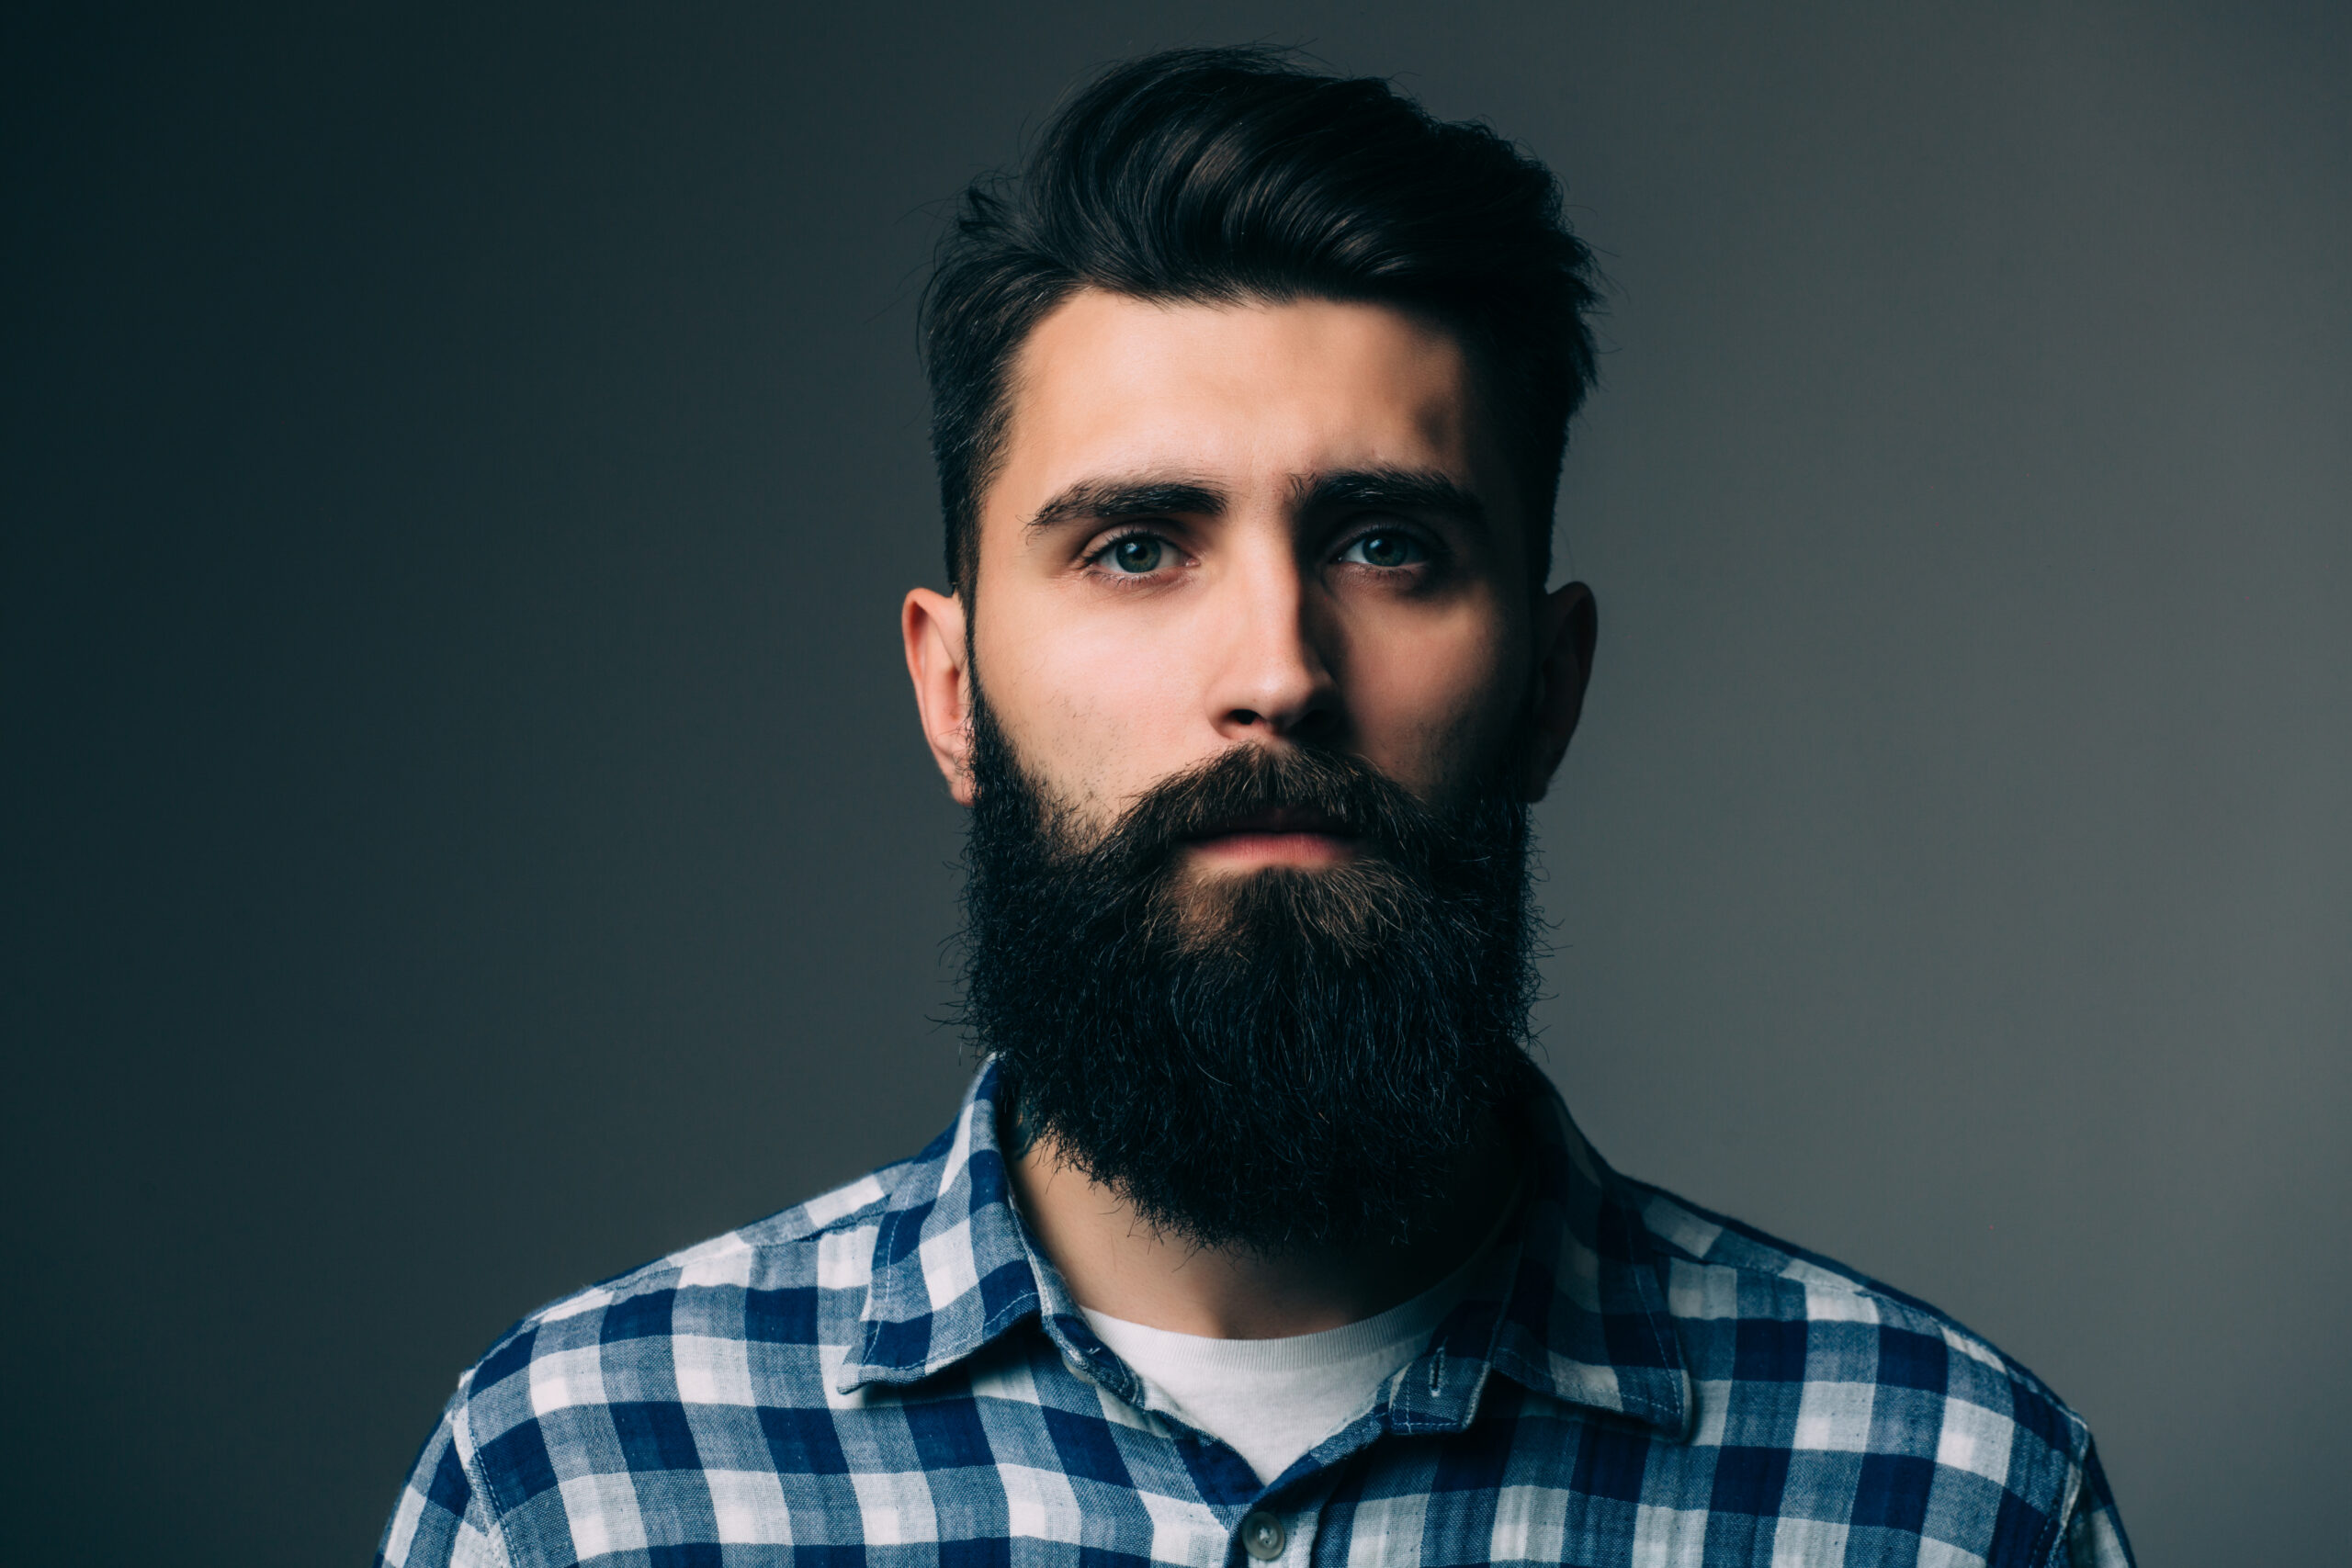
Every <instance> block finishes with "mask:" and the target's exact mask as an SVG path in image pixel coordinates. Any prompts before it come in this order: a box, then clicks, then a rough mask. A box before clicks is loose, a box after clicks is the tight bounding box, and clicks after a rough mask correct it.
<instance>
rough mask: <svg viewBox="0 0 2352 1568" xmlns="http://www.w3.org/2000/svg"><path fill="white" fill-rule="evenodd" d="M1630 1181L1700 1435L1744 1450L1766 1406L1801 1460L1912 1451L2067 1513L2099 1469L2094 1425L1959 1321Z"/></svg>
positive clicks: (1912, 1456) (1912, 1455) (1942, 1467)
mask: <svg viewBox="0 0 2352 1568" xmlns="http://www.w3.org/2000/svg"><path fill="white" fill-rule="evenodd" d="M1625 1186H1626V1188H1627V1190H1628V1191H1629V1194H1630V1195H1631V1197H1632V1199H1633V1201H1634V1206H1635V1209H1636V1210H1637V1212H1638V1213H1640V1215H1641V1218H1642V1222H1643V1226H1644V1228H1645V1230H1646V1231H1647V1232H1648V1234H1649V1235H1650V1237H1651V1239H1652V1241H1653V1243H1654V1244H1655V1246H1656V1247H1657V1251H1658V1253H1659V1255H1660V1258H1661V1261H1662V1263H1663V1269H1661V1272H1662V1273H1663V1275H1664V1278H1665V1282H1666V1292H1667V1310H1668V1314H1670V1315H1671V1316H1672V1318H1673V1319H1674V1322H1675V1325H1676V1327H1677V1329H1678V1330H1679V1334H1680V1337H1681V1340H1682V1343H1683V1347H1684V1349H1685V1353H1686V1355H1687V1356H1688V1358H1689V1359H1690V1361H1691V1366H1690V1372H1691V1378H1692V1380H1693V1382H1694V1383H1695V1384H1696V1385H1697V1393H1698V1405H1699V1411H1698V1427H1699V1436H1700V1438H1701V1440H1702V1441H1704V1440H1706V1439H1707V1438H1713V1440H1715V1441H1717V1442H1723V1443H1737V1442H1738V1441H1740V1440H1741V1434H1740V1433H1739V1432H1738V1431H1737V1430H1736V1429H1727V1427H1728V1428H1736V1427H1738V1426H1739V1425H1740V1423H1741V1422H1742V1421H1743V1420H1752V1419H1757V1418H1759V1417H1760V1416H1764V1415H1765V1414H1766V1413H1767V1412H1768V1411H1769V1413H1770V1416H1772V1417H1773V1418H1774V1425H1776V1426H1779V1427H1786V1428H1787V1430H1786V1432H1785V1435H1784V1436H1783V1438H1782V1440H1783V1441H1784V1442H1787V1443H1788V1444H1789V1445H1790V1446H1792V1447H1793V1448H1795V1449H1797V1450H1811V1451H1819V1452H1832V1453H1836V1452H1844V1453H1851V1454H1858V1455H1864V1456H1868V1455H1871V1454H1877V1455H1882V1456H1894V1457H1903V1458H1906V1459H1908V1460H1910V1461H1914V1462H1917V1463H1920V1464H1922V1465H1931V1466H1933V1467H1935V1468H1936V1469H1937V1470H1939V1471H1950V1472H1963V1473H1966V1474H1970V1475H1973V1476H1975V1477H1977V1478H1979V1479H1980V1480H1982V1481H1983V1482H1985V1483H1989V1485H1990V1486H1991V1487H1992V1488H1996V1489H2006V1490H2007V1491H2009V1492H2012V1493H2015V1494H2018V1495H2021V1496H2025V1497H2030V1498H2032V1499H2033V1500H2035V1501H2037V1502H2040V1503H2041V1504H2042V1505H2043V1506H2051V1505H2053V1504H2056V1505H2060V1506H2061V1507H2062V1508H2063V1506H2064V1503H2067V1502H2071V1501H2072V1497H2073V1494H2074V1491H2075V1488H2076V1487H2077V1486H2078V1485H2080V1484H2081V1483H2082V1480H2083V1478H2084V1471H2085V1467H2086V1465H2088V1466H2095V1465H2096V1460H2095V1459H2094V1458H2093V1457H2092V1453H2091V1440H2090V1432H2089V1428H2088V1427H2087V1425H2086V1423H2085V1422H2084V1420H2083V1418H2082V1417H2081V1416H2078V1415H2076V1414H2075V1411H2074V1410H2073V1409H2072V1408H2070V1407H2069V1406H2068V1405H2067V1404H2065V1402H2064V1400H2062V1399H2060V1398H2059V1397H2058V1395H2057V1394H2056V1393H2053V1392H2052V1390H2051V1388H2050V1386H2049V1385H2048V1384H2047V1383H2045V1382H2042V1381H2041V1379H2040V1378H2039V1377H2037V1376H2035V1375H2034V1373H2033V1372H2031V1371H2029V1370H2028V1369H2027V1368H2026V1367H2025V1366H2024V1365H2023V1364H2021V1363H2020V1362H2018V1360H2016V1359H2013V1358H2012V1357H2010V1356H2008V1355H2007V1354H2006V1353H2004V1352H2003V1351H2002V1350H2001V1349H2000V1348H1998V1347H1996V1346H1995V1345H1994V1344H1993V1343H1992V1342H1991V1341H1989V1340H1987V1339H1986V1338H1985V1337H1983V1336H1982V1335H1980V1334H1977V1333H1975V1332H1973V1330H1971V1329H1970V1328H1968V1327H1967V1326H1966V1325H1963V1324H1962V1323H1961V1322H1960V1321H1959V1320H1958V1319H1956V1318H1954V1317H1953V1316H1952V1315H1951V1314H1949V1313H1946V1312H1944V1311H1942V1310H1941V1309H1939V1308H1938V1307H1936V1306H1933V1305H1931V1304H1929V1303H1927V1302H1924V1301H1922V1300H1920V1299H1919V1298H1918V1297H1917V1296H1914V1295H1911V1294H1909V1293H1907V1292H1903V1291H1899V1290H1897V1289H1895V1288H1894V1287H1893V1286H1891V1285H1888V1284H1885V1283H1883V1282H1882V1281H1880V1280H1875V1279H1872V1278H1871V1276H1869V1275H1867V1274H1865V1273H1863V1272H1862V1271H1860V1269H1854V1268H1851V1267H1849V1266H1848V1265H1846V1264H1844V1263H1840V1262H1838V1260H1837V1259H1835V1258H1827V1257H1824V1256H1823V1255H1822V1254H1820V1253H1817V1252H1814V1251H1811V1250H1809V1249H1807V1248H1805V1247H1798V1246H1795V1245H1793V1244H1792V1243H1790V1242H1786V1241H1783V1240H1781V1239H1780V1238H1779V1237H1777V1236H1774V1235H1769V1234H1767V1233H1766V1232H1764V1231H1761V1230H1758V1228H1757V1227H1755V1226H1754V1225H1751V1224H1746V1223H1744V1222H1742V1221H1739V1220H1736V1219H1733V1218H1731V1217H1729V1216H1728V1215H1724V1214H1719V1213H1713V1211H1711V1210H1708V1209H1704V1208H1702V1207H1700V1206H1699V1205H1698V1204H1695V1203H1692V1202H1691V1201H1688V1200H1686V1199H1683V1198H1679V1197H1677V1196H1676V1195H1675V1194H1673V1193H1670V1192H1668V1191H1665V1190H1661V1189H1659V1188H1657V1187H1653V1186H1650V1185H1649V1184H1647V1183H1645V1182H1639V1181H1627V1182H1626V1183H1625ZM1927 1473H1928V1472H1926V1471H1924V1470H1923V1471H1922V1472H1921V1474H1922V1480H1921V1484H1922V1485H1923V1486H1924V1485H1925V1479H1924V1478H1925V1476H1926V1474H1927Z"/></svg>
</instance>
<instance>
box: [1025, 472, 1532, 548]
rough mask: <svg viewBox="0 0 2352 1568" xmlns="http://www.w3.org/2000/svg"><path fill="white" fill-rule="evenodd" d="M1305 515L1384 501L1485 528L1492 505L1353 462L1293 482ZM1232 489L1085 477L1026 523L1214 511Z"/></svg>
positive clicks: (1033, 529) (1041, 527)
mask: <svg viewBox="0 0 2352 1568" xmlns="http://www.w3.org/2000/svg"><path fill="white" fill-rule="evenodd" d="M1292 495H1293V498H1294V501H1295V504H1296V506H1297V508H1298V510H1299V511H1300V512H1301V513H1318V512H1338V511H1347V510H1353V509H1358V508H1363V507H1378V508H1381V509H1384V510H1387V511H1394V512H1421V513H1430V514H1431V515H1433V516H1439V517H1445V518H1449V519H1451V520H1453V521H1454V522H1456V523H1460V524H1463V525H1467V526H1469V527H1474V528H1476V527H1483V526H1484V525H1485V524H1486V521H1487V508H1486V504H1485V503H1484V502H1481V501H1480V500H1479V499H1478V498H1477V497H1476V495H1474V494H1472V493H1471V492H1470V491H1468V490H1466V489H1464V487H1463V486H1462V485H1461V484H1460V483H1459V482H1458V481H1457V480H1455V479H1453V477H1452V476H1451V475H1448V474H1444V473H1440V472H1437V471H1435V470H1433V469H1425V468H1347V469H1342V470H1340V471H1338V472H1335V473H1329V474H1316V475H1313V476H1311V477H1306V478H1302V479H1299V480H1298V481H1297V482H1296V483H1295V485H1294V486H1293V488H1292ZM1225 504H1226V497H1225V492H1224V491H1222V490H1220V489H1218V488H1217V487H1216V486H1215V485H1213V484H1209V483H1206V482H1204V481H1203V480H1199V479H1175V478H1164V477H1159V476H1154V475H1140V476H1137V477H1135V478H1132V479H1080V480H1079V481H1078V482H1077V483H1076V484H1073V485H1071V486H1069V488H1067V489H1065V490H1063V491H1060V492H1059V493H1058V494H1057V495H1055V496H1054V498H1053V499H1052V500H1050V501H1048V502H1046V504H1045V505H1043V506H1041V507H1039V508H1038V509H1037V511H1036V513H1035V515H1033V516H1032V517H1031V518H1030V519H1029V522H1028V524H1027V525H1026V526H1025V527H1024V528H1023V533H1025V534H1029V535H1032V536H1034V535H1036V534H1041V533H1044V532H1046V531H1047V530H1048V529H1052V528H1057V527H1060V526H1062V525H1066V524H1069V523H1080V522H1087V523H1092V522H1111V521H1114V520H1116V519H1118V518H1121V517H1156V516H1165V515H1167V514H1169V513H1184V514H1190V515H1193V516H1196V517H1214V516H1216V515H1217V514H1218V513H1222V512H1223V511H1224V510H1225Z"/></svg>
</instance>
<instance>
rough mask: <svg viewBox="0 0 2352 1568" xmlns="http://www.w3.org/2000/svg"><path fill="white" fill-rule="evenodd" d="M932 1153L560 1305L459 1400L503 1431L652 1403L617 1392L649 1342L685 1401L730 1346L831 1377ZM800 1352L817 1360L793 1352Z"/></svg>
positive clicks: (497, 1346) (525, 1329) (509, 1333)
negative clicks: (889, 1226)
mask: <svg viewBox="0 0 2352 1568" xmlns="http://www.w3.org/2000/svg"><path fill="white" fill-rule="evenodd" d="M921 1157H922V1156H916V1158H915V1159H910V1160H904V1161H900V1162H899V1163H897V1164H894V1165H888V1166H884V1167H883V1168H880V1169H878V1170H874V1171H870V1172H868V1173H867V1174H865V1175H864V1176H861V1177H859V1178H858V1179H855V1180H854V1181H849V1182H844V1183H843V1184H842V1185H841V1186H839V1187H836V1188H833V1189H832V1190H830V1191H826V1192H822V1193H820V1194H819V1195H818V1196H816V1197H814V1198H811V1199H809V1200H808V1201H805V1202H801V1203H797V1204H795V1205H793V1206H792V1207H791V1208H788V1209H785V1210H781V1211H779V1212H778V1213H773V1214H770V1215H768V1216H767V1217H766V1218H765V1219H762V1220H757V1221H754V1222H753V1223H752V1224H747V1225H743V1226H741V1227H739V1228H737V1229H735V1230H731V1231H727V1232H723V1233H722V1234H720V1235H715V1236H712V1237H710V1238H709V1239H708V1240H707V1241H701V1242H697V1243H695V1245H694V1246H692V1247H684V1248H681V1249H680V1250H678V1251H675V1252H672V1253H668V1254H666V1255H664V1256H663V1257H661V1258H655V1259H653V1260H652V1261H651V1262H650V1263H644V1264H640V1265H639V1266H638V1267H637V1268H634V1269H628V1270H627V1271H626V1272H624V1273H620V1274H616V1275H614V1276H613V1277H612V1278H610V1279H607V1280H600V1281H598V1282H597V1283H595V1284H593V1285H587V1286H584V1287H582V1289H580V1290H577V1291H573V1292H571V1293H569V1294H567V1295H563V1296H559V1297H558V1298H556V1299H555V1300H554V1301H551V1302H548V1303H547V1304H545V1305H544V1306H541V1307H539V1308H537V1310H536V1311H534V1312H532V1313H530V1314H527V1315H526V1316H525V1317H523V1318H522V1319H521V1320H519V1321H518V1322H516V1323H515V1325H514V1326H513V1327H511V1328H509V1329H508V1330H506V1332H505V1333H503V1334H502V1335H501V1336H500V1337H498V1339H497V1341H496V1342H495V1343H493V1344H492V1346H491V1348H489V1350H488V1351H486V1352H485V1353H484V1354H483V1356H482V1358H481V1359H480V1360H479V1361H477V1362H475V1363H474V1365H473V1366H472V1367H471V1368H469V1370H468V1371H467V1372H466V1374H465V1376H464V1377H463V1378H462V1379H461V1380H460V1382H459V1387H458V1401H459V1404H462V1405H464V1406H466V1407H468V1408H469V1410H470V1411H472V1412H477V1413H480V1414H481V1415H486V1416H489V1417H490V1418H491V1425H492V1426H493V1427H504V1426H511V1425H512V1424H513V1422H514V1421H515V1420H516V1419H519V1418H520V1417H522V1416H526V1415H533V1414H545V1413H546V1412H547V1411H548V1410H549V1409H551V1408H553V1409H560V1408H566V1407H571V1406H573V1405H588V1404H608V1403H613V1402H616V1401H623V1400H636V1401H640V1402H641V1401H642V1400H643V1399H644V1398H645V1397H646V1393H645V1391H643V1390H639V1389H633V1388H627V1387H616V1386H615V1385H616V1376H615V1374H616V1371H617V1372H619V1373H620V1374H621V1376H620V1378H619V1380H618V1381H619V1382H623V1383H626V1382H628V1377H627V1370H628V1362H629V1359H630V1358H629V1356H628V1351H629V1350H630V1349H631V1348H632V1347H633V1346H637V1345H641V1346H642V1347H643V1348H645V1349H646V1350H648V1351H653V1350H654V1348H655V1347H656V1346H659V1347H660V1349H659V1352H658V1357H659V1359H660V1361H661V1362H662V1364H663V1365H665V1366H669V1367H673V1368H674V1371H673V1372H672V1373H671V1375H672V1376H673V1377H674V1378H675V1379H676V1380H677V1382H679V1383H680V1384H681V1385H682V1386H681V1387H680V1389H679V1390H678V1392H677V1393H671V1394H670V1395H669V1397H670V1398H673V1399H675V1398H677V1397H678V1396H679V1393H687V1394H689V1395H690V1396H691V1394H692V1393H695V1392H698V1391H695V1390H688V1389H685V1388H684V1386H683V1385H684V1383H686V1382H689V1381H691V1380H693V1379H694V1378H695V1377H696V1376H698V1375H707V1376H710V1377H723V1376H724V1375H725V1373H726V1371H727V1367H728V1365H729V1364H730V1363H740V1362H741V1360H742V1359H743V1358H742V1356H741V1352H740V1351H735V1352H729V1350H727V1349H725V1348H724V1347H727V1346H729V1345H734V1346H741V1345H745V1344H754V1343H755V1344H758V1345H761V1346H763V1347H764V1348H767V1349H768V1350H769V1351H770V1354H769V1355H768V1356H767V1357H766V1365H767V1367H768V1369H769V1370H770V1371H777V1370H784V1369H786V1368H793V1367H796V1366H797V1362H799V1361H801V1360H804V1359H805V1360H807V1361H808V1362H809V1365H808V1366H807V1367H806V1368H805V1369H798V1370H801V1371H806V1372H808V1373H809V1374H811V1375H815V1374H817V1373H819V1372H820V1370H821V1369H820V1367H819V1366H818V1364H817V1363H818V1361H819V1360H820V1359H821V1358H820V1357H819V1356H818V1355H817V1354H816V1353H817V1352H818V1350H819V1348H820V1347H821V1346H823V1345H827V1344H831V1345H835V1346H842V1345H846V1344H847V1343H848V1342H849V1340H850V1337H852V1336H853V1335H854V1332H855V1329H856V1325H857V1321H858V1314H859V1311H860V1308H861V1307H862V1305H863V1301H864V1295H865V1286H866V1284H867V1282H868V1280H870V1278H871V1271H872V1253H873V1247H874V1241H875V1235H876V1227H877V1226H878V1225H879V1224H880V1223H881V1221H882V1219H883V1218H884V1216H885V1215H886V1214H887V1213H888V1212H889V1208H890V1201H891V1195H892V1193H893V1191H894V1190H896V1188H897V1186H898V1184H899V1183H898V1179H899V1176H900V1175H901V1174H902V1173H903V1172H905V1171H906V1170H907V1168H909V1167H910V1166H912V1165H914V1164H915V1163H916V1161H917V1160H919V1159H920V1158H921ZM687 1341H692V1342H695V1344H696V1345H697V1346H699V1347H700V1348H702V1350H703V1351H704V1352H705V1353H704V1355H703V1359H705V1360H707V1362H709V1365H708V1366H707V1368H705V1369H703V1370H702V1371H701V1372H699V1373H698V1372H697V1371H695V1370H692V1365H691V1364H692V1362H693V1361H694V1360H695V1357H694V1356H693V1355H687V1356H684V1357H683V1358H682V1357H681V1356H680V1354H679V1349H678V1347H679V1345H680V1344H681V1343H683V1342H687ZM794 1350H797V1351H801V1352H804V1353H805V1354H804V1355H801V1356H794V1355H791V1354H788V1352H791V1351H794ZM616 1352H617V1354H616ZM803 1381H805V1380H803ZM810 1393H811V1397H812V1398H815V1399H816V1400H817V1402H818V1403H821V1395H820V1394H818V1393H816V1391H815V1390H814V1389H813V1388H812V1389H811V1391H810ZM508 1407H511V1408H508ZM480 1424H481V1423H480V1420H479V1419H477V1421H476V1425H477V1426H478V1427H479V1425H480Z"/></svg>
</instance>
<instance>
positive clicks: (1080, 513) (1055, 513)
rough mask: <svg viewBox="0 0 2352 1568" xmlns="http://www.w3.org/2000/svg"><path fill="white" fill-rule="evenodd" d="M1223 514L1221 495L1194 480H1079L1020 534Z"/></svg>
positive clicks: (1031, 521)
mask: <svg viewBox="0 0 2352 1568" xmlns="http://www.w3.org/2000/svg"><path fill="white" fill-rule="evenodd" d="M1224 510H1225V492H1224V491H1220V490H1218V489H1217V488H1216V486H1214V485H1210V484H1204V483H1202V482H1201V481H1200V480H1197V479H1160V478H1153V477H1149V476H1145V477H1139V478H1136V479H1080V480H1079V481H1078V482H1077V483H1076V484H1074V485H1071V486H1070V487H1069V489H1067V490H1065V491H1061V492H1060V493H1059V494H1057V495H1056V496H1055V497H1054V498H1053V499H1052V500H1051V501H1048V502H1046V504H1045V505H1043V506H1041V507H1039V508H1038V509H1037V512H1036V515H1035V516H1033V517H1031V518H1030V519H1029V523H1028V526H1027V527H1026V528H1025V529H1024V530H1023V532H1024V533H1027V534H1031V535H1035V534H1042V533H1044V532H1046V530H1047V529H1049V528H1058V527H1060V526H1061V525H1064V524H1066V523H1091V522H1108V521H1110V520H1112V519H1114V518H1119V517H1156V516H1162V515H1165V514H1166V513H1171V512H1174V513H1191V514H1193V515H1194V516H1210V517H1214V516H1216V514H1217V513H1220V512H1223V511H1224Z"/></svg>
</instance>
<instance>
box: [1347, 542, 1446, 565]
mask: <svg viewBox="0 0 2352 1568" xmlns="http://www.w3.org/2000/svg"><path fill="white" fill-rule="evenodd" d="M1429 558H1430V552H1429V547H1428V546H1426V545H1424V544H1422V543H1421V542H1420V540H1419V539H1416V538H1415V537H1413V536H1412V535H1410V534H1365V535H1363V536H1361V537H1359V538H1358V539H1357V540H1356V541H1355V542H1354V543H1353V544H1351V545H1350V546H1349V547H1347V548H1346V549H1344V550H1341V551H1340V559H1341V560H1343V561H1346V562H1348V563H1350V564H1351V565H1354V566H1377V567H1389V568H1395V567H1400V566H1415V565H1418V564H1419V563H1420V562H1422V561H1425V560H1427V559H1429Z"/></svg>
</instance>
